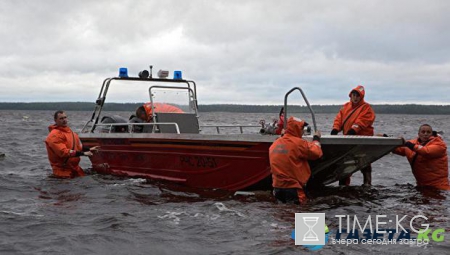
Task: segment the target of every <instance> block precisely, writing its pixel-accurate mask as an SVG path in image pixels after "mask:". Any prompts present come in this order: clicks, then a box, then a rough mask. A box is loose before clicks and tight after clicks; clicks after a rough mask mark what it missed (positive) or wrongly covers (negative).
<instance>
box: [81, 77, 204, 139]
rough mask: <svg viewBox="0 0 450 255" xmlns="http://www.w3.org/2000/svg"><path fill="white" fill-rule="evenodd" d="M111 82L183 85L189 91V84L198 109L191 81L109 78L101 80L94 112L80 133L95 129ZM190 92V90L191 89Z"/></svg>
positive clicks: (193, 83)
mask: <svg viewBox="0 0 450 255" xmlns="http://www.w3.org/2000/svg"><path fill="white" fill-rule="evenodd" d="M113 80H122V81H144V82H167V83H185V84H186V85H187V87H188V88H190V89H191V84H192V85H193V87H194V89H193V91H194V95H193V96H192V98H193V100H194V101H195V104H196V108H198V105H197V87H196V84H195V82H193V81H187V80H183V79H179V80H171V79H159V78H137V77H111V78H106V79H105V80H103V83H102V87H101V88H100V93H99V95H98V98H97V101H96V105H95V108H94V111H93V112H92V117H91V119H90V120H89V121H87V123H86V124H85V125H84V126H83V128H82V129H81V132H83V133H85V132H91V133H92V132H94V130H95V128H96V127H97V125H99V124H98V122H99V118H100V115H101V112H102V108H103V104H104V103H105V99H106V95H107V93H108V89H109V86H110V84H111V82H112V81H113ZM191 90H192V89H191ZM197 115H198V113H197ZM89 123H92V126H91V127H90V130H89V131H87V128H88V125H89Z"/></svg>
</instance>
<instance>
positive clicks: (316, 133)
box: [313, 130, 322, 142]
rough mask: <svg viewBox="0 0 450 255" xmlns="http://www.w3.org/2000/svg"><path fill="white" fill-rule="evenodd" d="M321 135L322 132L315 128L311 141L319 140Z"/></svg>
mask: <svg viewBox="0 0 450 255" xmlns="http://www.w3.org/2000/svg"><path fill="white" fill-rule="evenodd" d="M321 136H322V133H320V131H319V130H316V132H314V136H313V141H318V142H320V137H321Z"/></svg>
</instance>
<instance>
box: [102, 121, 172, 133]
mask: <svg viewBox="0 0 450 255" xmlns="http://www.w3.org/2000/svg"><path fill="white" fill-rule="evenodd" d="M125 125H127V126H131V127H133V126H155V125H174V126H175V129H176V131H177V134H180V127H179V126H178V124H177V123H175V122H158V123H128V122H126V123H102V124H97V126H99V127H102V126H109V133H111V128H112V127H114V126H125ZM128 130H129V131H128V133H133V132H131V130H132V129H131V128H129V129H128Z"/></svg>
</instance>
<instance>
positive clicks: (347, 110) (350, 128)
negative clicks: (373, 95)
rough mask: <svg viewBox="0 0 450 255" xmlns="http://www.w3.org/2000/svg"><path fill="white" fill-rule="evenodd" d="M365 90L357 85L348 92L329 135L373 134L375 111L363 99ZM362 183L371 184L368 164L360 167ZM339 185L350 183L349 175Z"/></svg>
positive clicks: (370, 170)
mask: <svg viewBox="0 0 450 255" xmlns="http://www.w3.org/2000/svg"><path fill="white" fill-rule="evenodd" d="M365 95H366V92H365V90H364V87H363V86H362V85H358V86H357V87H356V88H354V89H352V90H351V91H350V93H349V95H348V96H349V97H350V101H349V102H347V103H345V104H344V106H342V108H341V110H340V111H339V113H338V114H337V115H336V118H335V119H334V123H333V130H331V135H337V134H338V133H339V132H340V131H342V133H343V134H344V135H366V136H373V127H372V125H373V122H374V121H375V112H374V111H373V110H372V107H371V106H370V105H369V104H368V103H367V102H365V101H364V96H365ZM361 172H362V173H363V178H364V185H366V186H370V185H372V167H371V166H370V165H369V166H367V167H365V168H363V169H361ZM339 185H346V186H348V185H350V176H348V177H347V178H345V179H342V180H340V181H339Z"/></svg>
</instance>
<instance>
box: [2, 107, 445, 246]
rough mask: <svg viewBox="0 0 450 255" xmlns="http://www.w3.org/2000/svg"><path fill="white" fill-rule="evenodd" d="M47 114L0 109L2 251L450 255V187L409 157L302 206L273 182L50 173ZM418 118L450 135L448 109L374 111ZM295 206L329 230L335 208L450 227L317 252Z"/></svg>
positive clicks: (391, 124) (240, 118) (85, 163)
mask: <svg viewBox="0 0 450 255" xmlns="http://www.w3.org/2000/svg"><path fill="white" fill-rule="evenodd" d="M90 115H91V112H68V116H69V122H70V125H71V127H72V128H73V129H74V130H77V131H79V130H80V128H81V127H82V126H83V124H84V123H85V121H86V120H87V119H88V118H89V117H90ZM126 115H127V114H124V116H125V117H127V116H126ZM273 117H275V114H272V116H271V114H249V113H248V114H242V113H204V114H203V115H202V116H201V121H202V124H256V123H257V122H258V120H260V119H266V120H270V119H271V118H273ZM333 117H334V116H333V115H326V114H323V115H318V116H317V117H316V118H317V121H318V126H319V129H323V130H326V133H328V132H329V130H330V129H331V122H332V120H333ZM51 122H52V112H48V111H0V144H1V146H0V153H5V155H6V156H4V157H0V254H308V253H315V254H336V253H338V254H450V222H449V219H450V208H449V207H450V202H449V199H450V198H449V196H450V193H449V192H435V191H418V190H416V189H415V188H414V183H415V181H414V178H413V176H412V173H411V170H410V167H409V165H408V163H407V160H406V158H402V157H399V156H395V155H387V156H386V157H384V158H382V159H380V160H379V161H377V162H375V163H374V164H373V165H372V166H373V184H374V185H373V187H372V188H362V187H360V185H361V183H362V176H361V174H360V173H356V174H354V177H353V178H352V185H353V186H351V187H348V188H342V189H340V188H339V187H337V186H336V185H332V186H330V187H327V188H326V189H324V190H321V191H320V192H317V191H316V192H313V194H312V200H311V201H310V203H309V204H308V205H306V206H304V207H299V206H294V205H279V204H276V203H275V201H274V200H273V198H272V196H271V195H270V194H269V192H268V191H258V192H255V195H251V196H244V195H234V194H230V193H227V192H223V191H193V190H187V189H185V188H182V187H177V186H173V185H169V184H166V183H156V182H147V181H145V180H143V179H124V178H116V177H111V176H103V175H97V174H91V175H88V176H86V177H84V178H78V179H73V180H58V179H53V178H50V177H48V176H49V175H50V174H51V169H50V165H49V163H48V160H47V155H46V151H45V146H44V143H43V141H44V139H45V137H46V135H47V134H48V131H47V126H48V125H49V124H51ZM421 123H429V124H431V125H432V126H433V127H435V129H437V130H443V131H444V132H445V133H446V134H450V120H449V116H419V115H378V116H377V121H376V124H375V130H376V132H380V133H389V134H392V135H395V136H399V135H403V136H405V138H408V139H409V138H413V137H414V136H415V135H416V134H417V128H418V126H419V124H421ZM444 137H445V135H444ZM447 142H448V141H447ZM89 163H90V162H89V160H88V159H87V158H83V159H82V164H81V165H82V167H83V168H84V169H88V168H89ZM296 212H297V213H299V212H323V213H326V224H327V225H328V226H329V228H330V230H331V232H332V233H331V237H334V236H335V233H336V232H337V228H338V224H339V221H338V218H336V217H335V215H351V216H352V217H353V215H357V217H358V219H360V221H361V222H362V223H361V224H364V222H365V219H367V217H368V216H369V215H372V217H375V215H387V217H388V218H389V219H392V217H395V215H399V216H400V217H402V216H404V215H407V219H406V220H405V221H404V222H403V226H404V227H405V228H409V220H410V219H411V218H412V217H414V216H416V215H424V216H426V217H428V221H426V223H429V224H430V228H432V229H437V228H444V229H445V231H446V233H445V240H444V241H443V242H434V241H430V244H428V245H426V246H417V245H405V244H403V245H400V244H389V245H381V244H374V245H368V244H353V245H349V246H346V245H345V244H344V245H342V244H331V243H329V244H327V245H326V246H324V247H323V248H322V249H321V250H319V251H316V252H311V251H308V250H307V249H306V248H304V247H301V246H295V245H294V241H293V240H292V239H291V238H290V234H291V231H292V230H293V229H294V213H296ZM343 237H344V238H345V236H343ZM430 238H431V235H430Z"/></svg>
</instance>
